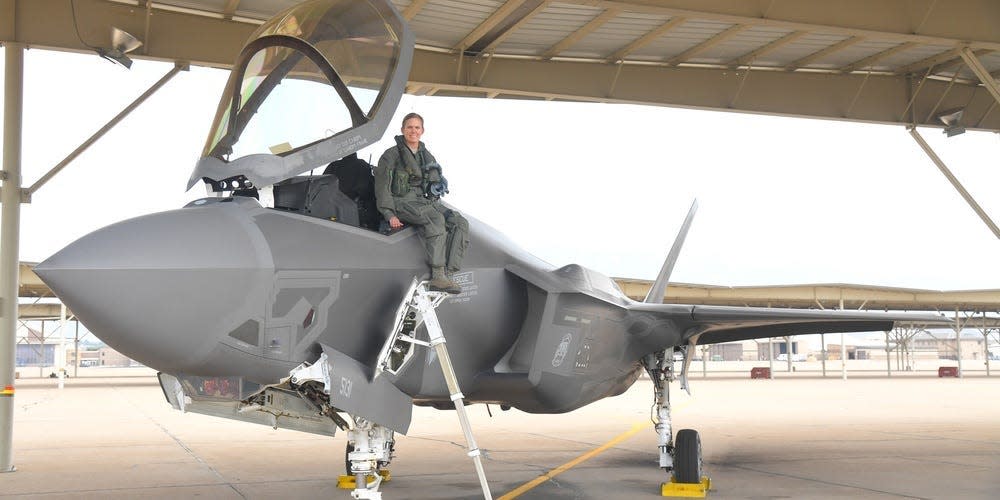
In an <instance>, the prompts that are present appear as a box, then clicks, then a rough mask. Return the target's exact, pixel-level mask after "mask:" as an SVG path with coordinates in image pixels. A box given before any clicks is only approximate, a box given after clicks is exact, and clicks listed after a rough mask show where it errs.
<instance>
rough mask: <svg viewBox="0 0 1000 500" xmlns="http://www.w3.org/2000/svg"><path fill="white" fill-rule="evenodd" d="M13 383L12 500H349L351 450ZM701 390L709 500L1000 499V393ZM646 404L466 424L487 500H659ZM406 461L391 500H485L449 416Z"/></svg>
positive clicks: (431, 418)
mask: <svg viewBox="0 0 1000 500" xmlns="http://www.w3.org/2000/svg"><path fill="white" fill-rule="evenodd" d="M18 382H19V383H18V386H17V393H16V399H15V407H16V410H15V412H16V413H15V417H14V419H15V420H14V445H15V446H14V459H15V465H16V466H17V472H14V473H9V474H0V498H2V499H11V498H32V499H35V498H45V499H81V498H102V499H104V498H112V499H115V498H122V499H125V498H138V497H142V498H194V497H203V498H221V499H228V498H233V499H237V498H254V499H266V498H281V499H290V498H333V499H337V498H343V499H349V498H350V494H349V492H348V491H346V490H338V489H337V487H336V483H337V476H338V475H339V474H342V473H343V469H344V443H345V437H344V435H338V436H337V437H336V438H328V437H322V436H314V435H311V434H304V433H298V432H294V431H287V430H272V429H271V428H269V427H262V426H257V425H253V424H245V423H241V422H235V421H230V420H224V419H217V418H212V417H207V416H202V415H196V414H183V413H180V412H177V411H174V410H173V409H171V408H170V406H169V405H168V404H167V403H166V402H165V400H164V398H163V394H162V392H161V391H160V389H159V387H158V386H157V385H156V383H155V379H154V378H152V377H149V376H148V375H146V376H142V375H139V376H132V377H120V378H111V377H107V378H76V379H71V380H68V381H67V384H66V388H65V389H63V390H59V389H57V388H55V381H54V380H49V379H29V380H24V379H22V380H20V381H18ZM692 386H693V387H692V390H693V393H694V396H693V397H689V396H688V395H687V394H685V393H682V392H680V391H679V390H677V385H676V384H674V385H673V386H672V389H673V391H672V396H673V401H674V429H675V430H677V429H682V428H694V429H697V430H698V431H699V432H700V433H701V438H702V445H703V448H704V454H705V462H706V463H705V469H706V473H707V474H708V475H709V476H711V478H712V481H713V491H712V492H710V493H709V498H752V499H758V498H851V499H857V498H873V499H875V498H879V499H881V498H934V499H956V498H961V499H977V498H982V499H995V498H1000V377H996V378H985V377H977V378H966V379H963V380H958V379H938V378H930V377H905V378H892V379H885V378H865V379H852V380H847V381H842V380H840V379H838V378H827V379H819V378H809V377H795V378H791V377H790V378H779V379H775V380H750V379H749V378H745V379H734V378H725V379H711V378H710V379H708V380H700V379H699V378H697V377H695V378H694V379H693V380H692ZM651 404H652V387H651V384H650V382H649V381H647V380H640V381H639V382H637V383H636V384H635V385H634V386H633V387H632V389H631V390H629V391H628V392H627V393H626V394H624V395H622V396H619V397H616V398H610V399H606V400H603V401H599V402H597V403H595V404H592V405H590V406H587V407H585V408H583V409H580V410H577V411H575V412H572V413H569V414H564V415H529V414H525V413H522V412H519V411H516V410H511V411H507V412H503V411H500V409H499V408H496V407H491V409H492V411H493V416H492V417H490V416H489V415H488V414H487V411H486V408H485V407H484V406H482V405H476V406H472V407H470V416H471V418H472V425H473V429H474V431H475V436H476V439H477V441H478V442H479V445H480V447H481V448H482V449H483V450H484V453H485V461H484V464H485V468H486V473H487V477H488V478H489V482H490V486H491V489H492V492H493V495H494V497H495V498H501V497H502V496H504V495H505V494H507V493H509V492H511V491H514V490H516V489H517V488H518V487H519V486H522V485H524V484H525V483H528V482H530V481H532V480H534V479H536V478H538V477H539V476H541V475H543V474H546V473H550V474H551V473H552V472H551V471H553V470H556V471H557V472H559V473H558V474H557V475H554V477H552V478H551V479H549V480H546V481H542V482H540V484H538V485H537V486H534V487H533V488H531V489H527V490H522V493H521V494H520V495H519V496H517V498H523V499H570V498H572V499H640V498H660V496H659V484H660V482H662V481H664V480H665V478H666V476H665V474H664V473H663V472H662V471H660V470H659V469H658V468H657V466H656V460H657V455H656V435H655V434H654V432H653V430H652V424H651V423H650V422H649V411H650V406H651ZM637 426H638V427H637ZM615 438H619V440H620V442H617V443H616V444H614V445H613V446H610V447H608V449H607V450H606V451H603V452H600V453H596V454H595V453H593V451H594V450H595V449H597V448H599V447H601V446H602V445H605V444H606V443H608V442H610V441H612V440H614V439H615ZM396 450H397V457H396V459H395V460H394V461H393V463H392V466H391V470H392V476H393V477H392V481H391V482H388V483H386V484H384V486H383V488H382V491H383V494H384V497H385V498H386V499H387V500H388V499H403V498H406V499H425V498H426V499H431V498H434V499H438V498H440V499H444V498H470V499H472V498H481V493H480V489H479V483H478V480H477V479H476V476H475V472H474V468H473V464H472V461H471V460H470V459H469V458H468V457H467V456H466V455H465V443H464V438H463V437H462V433H461V429H460V427H459V425H458V421H457V418H456V417H455V414H454V413H453V412H443V411H437V410H432V409H427V408H417V409H415V411H414V418H413V425H412V427H411V430H410V433H409V435H408V436H403V437H400V438H399V439H397V445H396ZM588 453H589V454H590V455H592V456H591V457H590V458H589V459H586V460H583V461H578V462H577V463H571V462H573V461H574V460H575V459H578V458H580V457H582V456H585V455H587V454H588ZM567 463H570V466H568V467H561V468H560V466H563V465H564V464H567ZM507 498H513V496H512V495H507Z"/></svg>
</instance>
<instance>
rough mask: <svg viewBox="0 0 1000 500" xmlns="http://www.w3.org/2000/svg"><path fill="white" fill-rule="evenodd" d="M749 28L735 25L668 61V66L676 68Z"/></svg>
mask: <svg viewBox="0 0 1000 500" xmlns="http://www.w3.org/2000/svg"><path fill="white" fill-rule="evenodd" d="M748 28H749V26H747V25H744V24H735V25H733V26H730V27H728V28H726V29H724V30H722V31H721V32H719V33H717V34H715V35H714V36H713V37H712V38H709V39H708V40H705V41H704V42H701V43H699V44H698V45H695V46H694V47H691V48H690V49H687V50H685V51H684V52H681V53H680V54H677V55H676V56H674V57H671V58H670V59H668V60H667V66H676V65H678V64H680V63H682V62H685V61H687V60H688V59H690V58H692V57H694V56H696V55H698V54H700V53H702V52H704V51H706V50H708V49H710V48H712V47H715V46H716V45H718V44H720V43H722V42H724V41H726V40H728V39H730V38H732V37H733V36H734V35H737V34H739V33H740V32H741V31H745V30H747V29H748Z"/></svg>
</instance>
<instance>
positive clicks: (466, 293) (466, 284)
mask: <svg viewBox="0 0 1000 500" xmlns="http://www.w3.org/2000/svg"><path fill="white" fill-rule="evenodd" d="M451 279H452V281H454V282H455V284H457V285H458V286H460V287H462V293H460V294H458V295H455V296H454V297H452V298H451V299H449V300H448V303H449V304H461V303H463V302H469V301H471V300H472V297H474V296H476V295H479V285H477V284H476V275H475V274H474V273H473V272H472V271H465V272H462V273H455V274H453V275H452V277H451Z"/></svg>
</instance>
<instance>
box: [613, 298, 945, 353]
mask: <svg viewBox="0 0 1000 500" xmlns="http://www.w3.org/2000/svg"><path fill="white" fill-rule="evenodd" d="M630 309H631V310H633V311H637V312H638V311H641V312H646V313H652V314H653V315H657V316H661V317H662V316H670V317H671V319H672V320H673V321H675V322H676V323H677V324H678V325H684V326H686V328H685V329H684V330H685V334H684V340H688V341H690V339H692V338H693V339H694V340H695V344H719V343H723V342H736V341H740V340H749V339H760V338H770V337H784V336H788V335H807V334H816V333H842V332H843V333H849V332H878V331H887V330H891V329H892V328H893V326H894V324H895V323H896V322H904V321H905V322H908V323H918V324H919V323H925V324H927V325H928V326H940V325H947V324H950V323H951V320H949V319H948V318H945V317H943V316H938V315H936V314H929V313H907V312H872V311H830V310H813V309H779V308H764V307H734V306H686V307H685V306H677V305H672V304H636V305H634V306H633V307H630Z"/></svg>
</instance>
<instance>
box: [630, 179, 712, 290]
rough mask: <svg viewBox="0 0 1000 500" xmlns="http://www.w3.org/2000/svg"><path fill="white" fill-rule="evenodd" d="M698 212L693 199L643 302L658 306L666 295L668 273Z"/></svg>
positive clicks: (671, 269)
mask: <svg viewBox="0 0 1000 500" xmlns="http://www.w3.org/2000/svg"><path fill="white" fill-rule="evenodd" d="M697 211H698V200H697V199H695V200H694V201H692V202H691V208H690V209H689V210H688V214H687V217H685V218H684V224H682V225H681V230H680V231H678V232H677V238H674V246H672V247H670V253H669V254H667V260H665V261H663V267H662V268H660V274H659V275H658V276H657V277H656V281H655V282H653V287H652V288H650V289H649V293H648V294H646V298H645V299H644V300H643V302H646V303H652V304H660V303H662V302H663V296H664V295H665V294H666V293H667V283H668V282H669V281H670V273H671V272H673V270H674V264H675V263H677V256H678V255H680V253H681V247H682V246H684V239H685V238H687V233H688V229H690V228H691V221H692V220H694V214H695V212H697Z"/></svg>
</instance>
